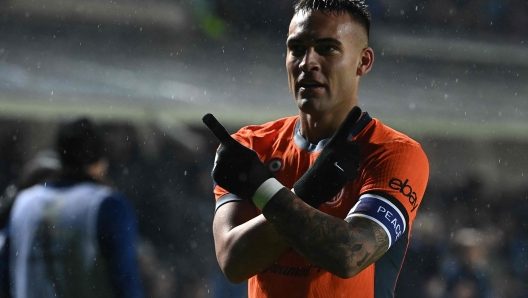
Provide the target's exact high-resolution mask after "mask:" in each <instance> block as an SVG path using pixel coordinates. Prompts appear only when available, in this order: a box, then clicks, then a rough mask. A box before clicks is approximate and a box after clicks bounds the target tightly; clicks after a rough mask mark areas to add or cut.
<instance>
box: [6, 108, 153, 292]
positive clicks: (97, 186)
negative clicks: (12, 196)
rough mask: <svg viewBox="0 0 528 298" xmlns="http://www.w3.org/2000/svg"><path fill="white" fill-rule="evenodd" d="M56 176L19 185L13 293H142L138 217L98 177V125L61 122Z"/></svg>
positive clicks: (12, 227) (10, 234)
mask: <svg viewBox="0 0 528 298" xmlns="http://www.w3.org/2000/svg"><path fill="white" fill-rule="evenodd" d="M56 150H57V152H58V154H59V156H60V160H61V165H62V167H61V171H60V175H59V178H58V179H57V180H56V181H55V182H53V183H47V184H42V185H36V186H33V187H30V188H28V189H26V190H24V191H22V192H20V193H19V194H18V195H17V197H16V200H15V204H14V206H13V210H12V211H11V215H10V221H9V224H8V227H7V238H8V241H9V251H8V254H7V255H6V256H5V258H6V259H4V260H7V262H8V263H9V280H10V288H11V295H12V296H13V297H54V296H62V297H143V290H142V286H141V281H140V276H139V272H138V269H137V255H136V249H135V241H136V239H135V236H136V227H135V218H134V213H133V211H132V209H131V208H130V206H129V205H128V202H127V201H126V198H124V197H123V196H122V195H121V194H119V193H117V192H115V191H113V190H112V189H111V188H109V187H107V186H104V185H102V184H101V181H102V180H103V178H104V175H105V173H106V168H107V162H106V160H105V159H104V156H103V153H104V145H103V142H102V136H101V135H100V132H99V130H98V129H97V127H95V126H94V125H93V124H92V122H91V121H90V120H88V119H85V118H82V119H78V120H76V121H73V122H70V123H66V124H63V125H61V126H59V129H58V132H57V136H56Z"/></svg>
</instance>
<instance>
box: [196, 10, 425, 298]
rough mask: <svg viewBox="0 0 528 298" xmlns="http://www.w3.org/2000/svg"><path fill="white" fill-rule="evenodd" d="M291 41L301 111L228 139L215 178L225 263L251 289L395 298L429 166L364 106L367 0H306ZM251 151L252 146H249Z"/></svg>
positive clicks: (223, 136)
mask: <svg viewBox="0 0 528 298" xmlns="http://www.w3.org/2000/svg"><path fill="white" fill-rule="evenodd" d="M294 8H295V10H294V15H293V18H292V20H291V23H290V27H289V32H288V37H287V40H286V46H287V56H286V67H287V72H288V83H289V86H290V90H291V93H292V95H293V97H294V100H295V103H296V104H297V107H298V108H299V115H298V116H294V117H288V118H283V119H279V120H276V121H272V122H269V123H266V124H263V125H252V126H247V127H244V128H242V129H240V130H239V131H238V132H237V133H235V134H234V135H233V136H232V137H231V136H230V135H229V134H228V133H227V132H226V131H225V129H224V128H223V127H222V126H221V125H220V123H219V122H218V121H217V120H216V119H215V118H214V116H212V115H211V114H208V115H206V116H204V118H203V121H204V123H205V124H206V125H207V126H208V127H209V128H210V129H211V131H212V132H213V133H214V135H215V136H217V138H218V139H219V140H220V147H219V149H218V151H217V156H216V160H215V165H214V168H213V170H212V177H213V179H214V181H215V188H214V193H215V195H216V212H215V217H214V223H213V233H214V240H215V247H216V256H217V260H218V263H219V265H220V267H221V269H222V270H223V272H224V274H225V275H226V277H227V278H228V279H229V280H230V281H231V282H233V283H240V282H242V281H244V280H247V279H249V283H248V287H249V289H248V292H249V297H251V298H264V297H314V298H315V297H328V298H335V297H360V298H374V297H375V298H385V297H393V296H394V288H395V285H396V280H397V277H398V274H399V271H400V268H401V265H402V263H403V260H404V256H405V252H406V250H407V245H408V243H409V235H410V232H411V228H412V223H413V220H414V219H415V217H416V212H417V211H418V207H419V205H420V203H421V201H422V196H423V194H424V191H425V188H426V184H427V181H428V176H429V164H428V160H427V157H426V155H425V154H424V152H423V150H422V148H421V146H420V145H419V144H418V143H417V142H416V141H414V140H412V139H411V138H409V137H408V136H406V135H404V134H402V133H400V132H397V131H395V130H393V129H391V128H389V127H387V126H386V125H384V124H383V123H382V122H381V121H380V120H378V119H376V118H372V117H371V116H370V115H369V114H368V113H367V112H362V111H361V110H360V109H359V108H358V107H357V104H358V87H359V82H360V78H361V77H362V76H364V75H366V74H367V73H368V72H369V71H370V69H371V67H372V64H373V61H374V52H373V50H372V48H370V47H369V44H368V39H369V27H370V14H369V12H368V8H367V6H366V5H365V4H364V1H360V0H332V1H330V0H326V1H325V0H298V1H296V3H295V5H294ZM248 148H250V149H248Z"/></svg>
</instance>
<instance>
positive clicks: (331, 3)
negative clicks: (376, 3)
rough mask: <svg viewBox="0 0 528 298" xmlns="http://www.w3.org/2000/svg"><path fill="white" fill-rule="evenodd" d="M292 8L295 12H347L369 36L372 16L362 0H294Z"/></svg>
mask: <svg viewBox="0 0 528 298" xmlns="http://www.w3.org/2000/svg"><path fill="white" fill-rule="evenodd" d="M293 9H294V11H295V13H298V12H299V11H313V10H320V11H323V12H329V13H335V14H341V13H348V14H349V15H350V16H351V17H352V19H354V20H356V21H358V22H359V23H360V24H361V25H363V27H365V30H366V31H367V37H368V36H369V33H370V21H371V20H372V17H371V15H370V11H369V9H368V5H367V4H365V1H364V0H296V1H295V3H294V4H293Z"/></svg>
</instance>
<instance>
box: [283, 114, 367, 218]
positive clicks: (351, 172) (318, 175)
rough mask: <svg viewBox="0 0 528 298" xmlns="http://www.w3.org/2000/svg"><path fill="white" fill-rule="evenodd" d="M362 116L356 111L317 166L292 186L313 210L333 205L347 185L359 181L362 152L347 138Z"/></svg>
mask: <svg viewBox="0 0 528 298" xmlns="http://www.w3.org/2000/svg"><path fill="white" fill-rule="evenodd" d="M360 116H361V109H360V108H359V107H357V106H356V107H354V108H353V109H352V110H351V111H350V112H349V113H348V115H347V117H346V118H345V121H343V123H341V125H340V126H339V128H338V129H337V131H336V132H335V133H334V135H333V136H332V138H331V139H330V141H328V143H327V144H326V145H325V146H324V148H323V150H322V151H321V153H320V154H319V156H318V157H317V159H316V160H315V162H314V164H313V165H312V166H311V167H310V168H309V169H308V171H306V173H304V175H303V176H302V177H301V178H300V179H299V180H298V181H297V182H296V183H295V184H294V185H293V189H294V192H295V194H296V195H297V196H298V197H299V198H301V199H302V200H303V201H304V202H306V203H307V204H309V205H310V206H312V207H314V208H318V207H319V206H321V204H323V203H325V202H328V201H330V200H331V199H332V198H333V197H334V196H336V195H337V194H338V193H339V192H340V191H341V189H343V187H344V186H345V184H346V183H348V182H350V181H352V180H354V179H356V178H357V177H358V175H359V171H358V168H359V164H360V162H361V159H360V153H361V152H360V149H361V148H360V144H359V143H358V142H351V141H349V139H348V137H349V135H350V133H351V131H352V128H353V127H354V125H355V124H356V122H357V121H358V119H359V117H360Z"/></svg>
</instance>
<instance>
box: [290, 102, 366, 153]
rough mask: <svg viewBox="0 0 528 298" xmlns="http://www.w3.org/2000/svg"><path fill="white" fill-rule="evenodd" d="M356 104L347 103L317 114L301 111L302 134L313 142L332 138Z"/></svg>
mask: <svg viewBox="0 0 528 298" xmlns="http://www.w3.org/2000/svg"><path fill="white" fill-rule="evenodd" d="M354 106H355V104H354V105H351V106H348V105H347V106H346V107H340V108H339V109H335V110H334V111H331V112H326V113H317V114H315V113H313V114H307V113H304V112H302V111H301V112H300V120H301V125H300V129H301V135H302V136H303V137H304V139H305V140H307V141H308V142H310V143H312V144H317V143H319V141H321V140H324V139H328V138H331V137H332V136H333V135H334V133H335V132H336V130H337V129H338V128H339V125H341V123H342V122H343V121H344V120H345V118H346V116H347V115H348V113H349V112H350V110H351V109H352V108H353V107H354ZM362 116H363V115H362ZM360 119H361V117H360Z"/></svg>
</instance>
